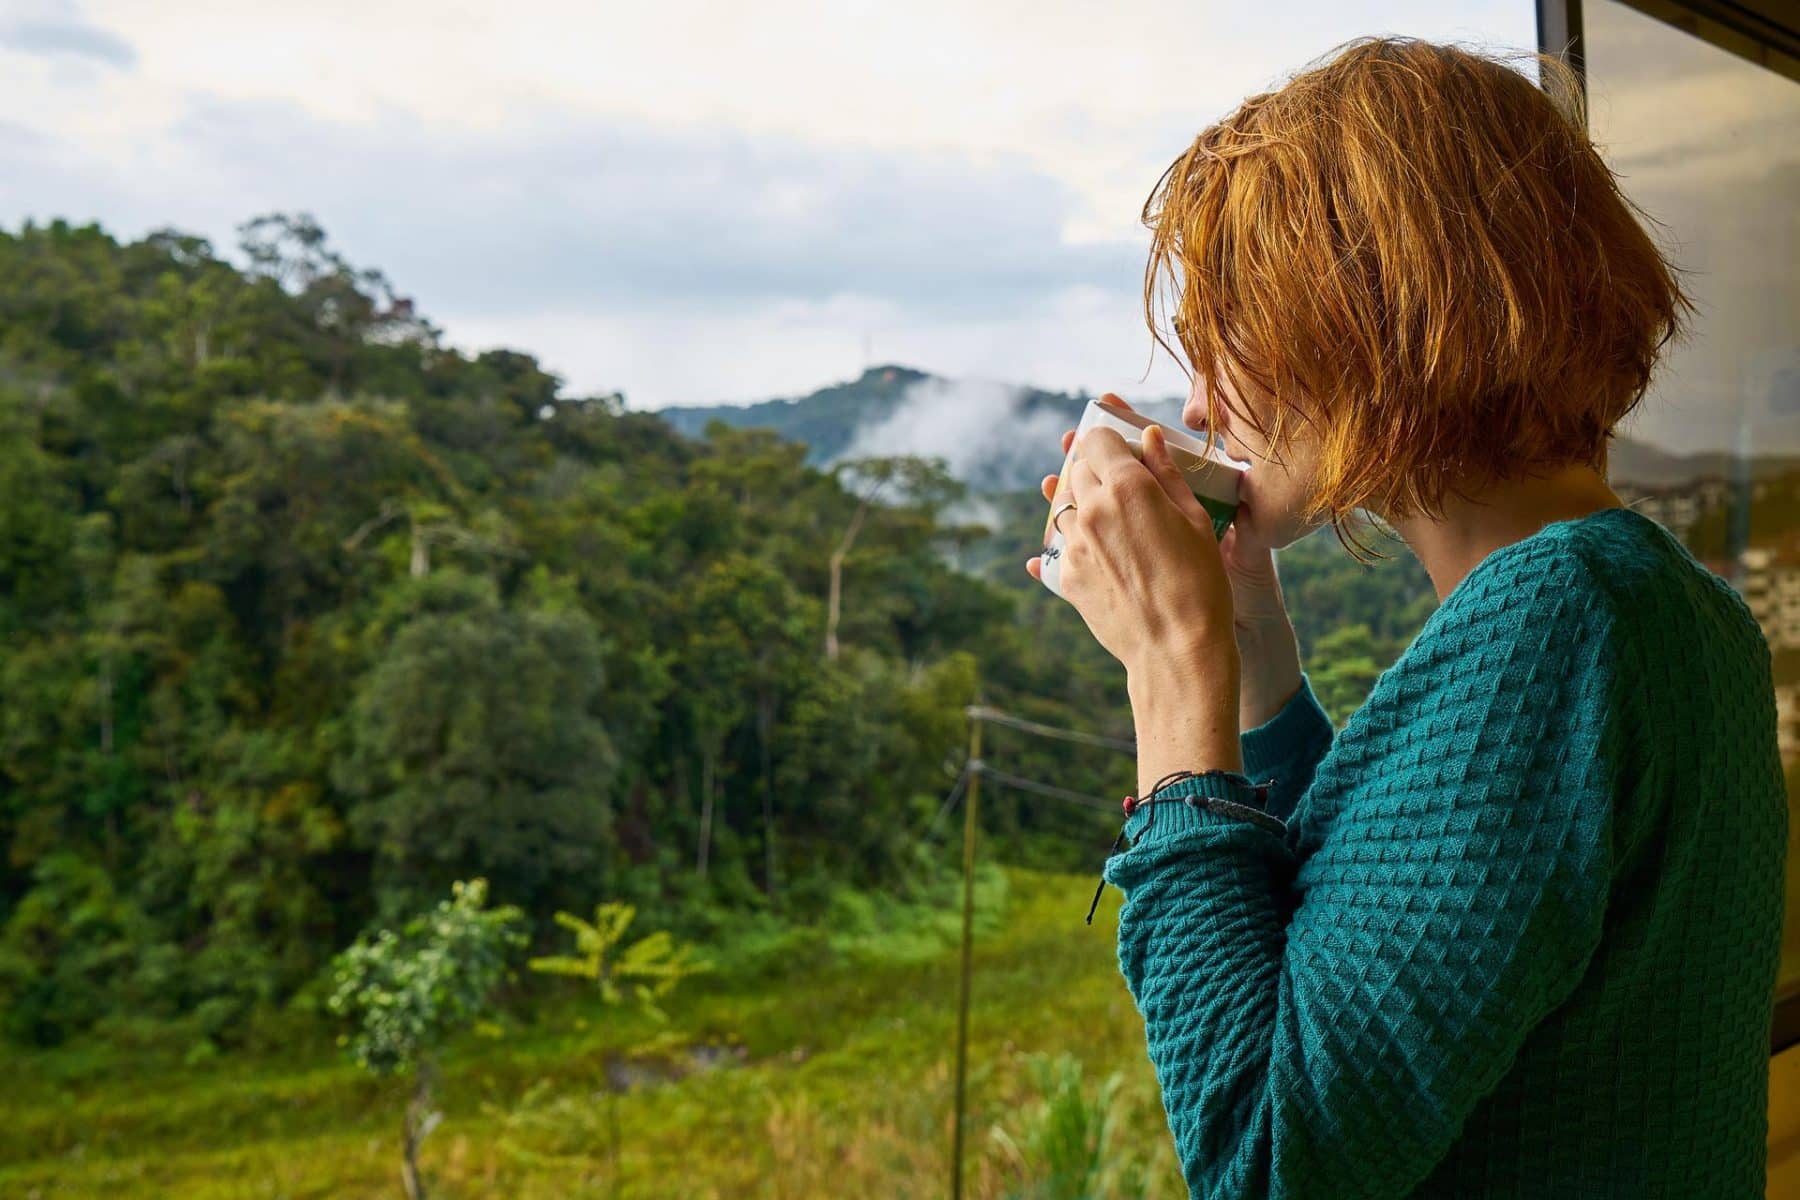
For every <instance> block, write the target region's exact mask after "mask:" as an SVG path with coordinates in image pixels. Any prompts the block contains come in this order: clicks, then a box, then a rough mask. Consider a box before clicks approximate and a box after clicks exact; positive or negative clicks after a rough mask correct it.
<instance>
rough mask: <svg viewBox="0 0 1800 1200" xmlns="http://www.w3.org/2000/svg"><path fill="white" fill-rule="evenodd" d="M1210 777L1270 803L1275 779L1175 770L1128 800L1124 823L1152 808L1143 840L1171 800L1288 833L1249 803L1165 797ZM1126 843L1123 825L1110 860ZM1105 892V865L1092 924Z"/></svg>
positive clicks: (1089, 919)
mask: <svg viewBox="0 0 1800 1200" xmlns="http://www.w3.org/2000/svg"><path fill="white" fill-rule="evenodd" d="M1209 775H1215V776H1223V777H1225V778H1226V779H1229V780H1231V781H1233V782H1237V783H1242V784H1243V785H1244V786H1246V787H1249V788H1251V789H1253V790H1254V791H1255V792H1256V798H1257V801H1258V802H1259V803H1266V802H1267V799H1268V794H1269V787H1270V785H1272V784H1273V783H1274V782H1275V781H1274V780H1273V779H1270V780H1267V781H1265V782H1263V783H1252V782H1251V781H1250V780H1249V779H1248V778H1246V777H1245V776H1244V775H1243V774H1241V773H1240V772H1237V771H1226V770H1220V769H1217V768H1215V769H1213V770H1211V771H1172V772H1170V773H1169V774H1167V775H1164V776H1163V777H1162V778H1161V779H1159V780H1157V782H1156V785H1155V786H1154V787H1152V788H1151V789H1150V794H1149V795H1148V796H1146V797H1144V798H1143V799H1142V800H1139V799H1138V798H1137V797H1135V796H1127V797H1125V802H1124V808H1125V824H1126V825H1129V824H1130V823H1131V816H1132V814H1133V813H1135V812H1137V811H1138V809H1140V808H1145V809H1149V810H1150V819H1149V820H1148V821H1146V822H1144V827H1143V828H1142V829H1140V830H1139V831H1138V837H1139V838H1142V837H1143V836H1144V834H1146V833H1148V832H1150V827H1151V826H1152V825H1153V824H1155V823H1156V809H1155V806H1156V805H1158V804H1164V803H1167V802H1168V801H1171V800H1181V801H1183V802H1184V803H1186V804H1187V805H1189V806H1190V807H1198V806H1200V805H1202V804H1204V805H1205V806H1206V807H1208V808H1210V809H1212V810H1213V811H1215V812H1218V813H1221V814H1223V815H1225V816H1229V817H1236V818H1238V819H1239V820H1243V821H1248V822H1250V823H1251V824H1253V825H1256V826H1258V827H1259V828H1262V829H1266V830H1268V831H1269V832H1270V833H1273V834H1275V835H1277V836H1280V835H1282V834H1284V833H1286V832H1287V826H1286V825H1284V824H1282V822H1281V821H1280V820H1279V819H1277V818H1275V817H1272V816H1270V815H1269V814H1268V813H1267V812H1265V811H1263V810H1262V809H1260V808H1256V807H1253V806H1251V805H1248V804H1239V803H1238V802H1237V801H1235V800H1226V799H1223V798H1221V797H1218V796H1165V795H1163V794H1162V792H1163V790H1164V789H1165V788H1170V787H1173V786H1175V785H1176V784H1177V783H1180V782H1181V781H1183V780H1185V779H1203V778H1205V777H1207V776H1209ZM1124 840H1125V826H1124V825H1121V826H1120V827H1119V836H1118V837H1116V838H1114V839H1113V843H1112V847H1111V848H1110V849H1109V850H1107V856H1108V857H1111V855H1112V854H1113V853H1114V851H1116V850H1118V848H1119V843H1120V842H1123V841H1124ZM1105 891H1106V868H1105V867H1104V866H1102V867H1101V869H1100V885H1099V886H1098V887H1096V888H1095V889H1094V902H1093V903H1092V904H1090V905H1088V911H1087V923H1088V924H1089V925H1092V924H1093V923H1094V911H1095V910H1096V909H1098V908H1099V907H1100V896H1101V894H1102V893H1103V892H1105Z"/></svg>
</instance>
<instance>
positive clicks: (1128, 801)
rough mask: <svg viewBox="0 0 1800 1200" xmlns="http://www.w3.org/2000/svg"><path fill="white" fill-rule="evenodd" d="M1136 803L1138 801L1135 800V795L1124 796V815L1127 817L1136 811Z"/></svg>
mask: <svg viewBox="0 0 1800 1200" xmlns="http://www.w3.org/2000/svg"><path fill="white" fill-rule="evenodd" d="M1137 803H1138V802H1137V797H1136V796H1127V797H1125V815H1126V816H1128V817H1129V816H1130V815H1131V814H1132V813H1134V812H1136V811H1137Z"/></svg>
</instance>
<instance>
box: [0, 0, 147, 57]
mask: <svg viewBox="0 0 1800 1200" xmlns="http://www.w3.org/2000/svg"><path fill="white" fill-rule="evenodd" d="M0 46H4V47H6V48H7V49H9V50H16V51H18V52H19V53H21V54H31V55H39V56H45V57H59V58H62V57H67V58H83V59H92V60H93V61H95V62H100V63H104V64H106V65H107V66H110V67H118V68H119V69H120V70H127V71H128V70H130V69H131V68H133V67H135V66H137V58H138V56H137V50H136V48H134V47H133V46H132V44H131V43H130V42H128V41H126V40H125V39H124V38H122V37H120V36H119V35H118V34H116V33H111V32H108V31H107V30H105V29H102V28H100V27H99V26H98V25H95V24H93V23H91V22H89V21H88V20H87V19H86V18H84V17H83V16H82V15H81V12H80V10H79V9H78V8H77V7H76V5H74V4H73V3H68V2H58V0H39V2H37V3H33V2H32V0H19V2H18V3H17V6H16V7H14V8H13V11H11V12H10V13H9V14H8V15H7V16H6V17H5V18H0Z"/></svg>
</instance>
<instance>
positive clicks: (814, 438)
mask: <svg viewBox="0 0 1800 1200" xmlns="http://www.w3.org/2000/svg"><path fill="white" fill-rule="evenodd" d="M1119 394H1120V395H1122V396H1124V397H1125V399H1126V400H1127V401H1128V402H1129V403H1130V404H1131V406H1132V407H1133V408H1136V409H1137V410H1139V411H1140V412H1143V413H1145V414H1147V415H1149V416H1152V417H1154V418H1156V419H1157V420H1159V421H1165V422H1169V423H1172V424H1179V423H1180V419H1181V403H1182V401H1181V398H1180V397H1178V396H1166V397H1158V398H1147V397H1139V396H1132V395H1127V394H1126V393H1124V392H1120V393H1119ZM1092 399H1094V396H1093V395H1092V394H1090V393H1088V392H1085V391H1083V392H1072V393H1071V392H1050V391H1043V390H1041V389H1038V388H1031V387H1022V386H1018V385H1015V384H1008V383H1002V382H998V381H993V380H975V379H961V380H959V379H947V378H944V377H943V376H940V375H932V374H930V373H928V372H925V371H919V370H915V369H913V368H910V367H903V366H899V365H886V366H877V367H871V368H869V369H868V370H867V371H864V372H863V373H862V375H861V376H860V377H858V378H856V379H853V380H850V381H849V382H846V383H839V384H833V385H831V386H829V387H824V388H820V389H819V390H818V391H816V392H813V393H811V394H810V395H807V396H799V397H794V398H788V399H775V400H765V401H762V402H760V403H757V404H748V405H729V404H722V405H713V406H709V407H705V408H665V409H660V410H658V411H657V413H656V415H657V416H658V417H660V418H662V419H663V420H664V421H667V422H668V423H669V424H670V425H672V426H674V427H675V429H676V430H678V431H679V432H681V433H683V434H685V435H687V436H689V437H700V436H702V435H703V434H704V432H705V430H706V426H707V424H708V423H709V422H711V421H714V420H718V421H723V422H724V423H726V424H727V425H733V426H739V427H745V428H763V429H770V430H773V431H774V432H776V433H777V434H779V435H781V436H782V437H784V438H787V439H789V440H791V441H797V442H803V443H805V445H806V447H807V451H808V453H807V462H808V463H809V464H811V465H813V466H828V465H829V464H831V463H833V462H836V461H837V460H839V459H843V458H861V457H864V456H871V455H888V454H914V455H919V456H921V457H937V458H942V459H943V460H944V463H945V466H946V467H947V468H948V469H949V471H950V473H951V474H952V475H954V476H955V477H956V478H958V479H960V480H962V481H963V482H964V483H967V484H968V485H969V486H970V488H971V489H972V490H974V491H977V492H1016V491H1031V490H1035V489H1036V487H1037V484H1038V480H1040V479H1042V478H1043V477H1044V475H1046V474H1048V473H1050V472H1052V471H1055V470H1057V469H1058V468H1060V467H1061V465H1062V452H1061V449H1060V447H1059V441H1060V439H1061V437H1062V432H1063V430H1065V429H1069V428H1071V427H1072V426H1074V424H1075V423H1076V422H1077V421H1079V420H1080V419H1081V410H1082V409H1083V408H1084V407H1085V406H1086V405H1087V403H1088V402H1089V401H1090V400H1092Z"/></svg>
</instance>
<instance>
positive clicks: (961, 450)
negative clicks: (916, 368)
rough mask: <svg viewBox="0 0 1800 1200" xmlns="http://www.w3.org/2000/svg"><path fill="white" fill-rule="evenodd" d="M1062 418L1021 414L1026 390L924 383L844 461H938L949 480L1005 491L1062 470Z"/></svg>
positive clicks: (868, 428)
mask: <svg viewBox="0 0 1800 1200" xmlns="http://www.w3.org/2000/svg"><path fill="white" fill-rule="evenodd" d="M1073 425H1074V422H1073V421H1072V420H1071V419H1070V418H1069V414H1068V413H1066V412H1058V411H1056V410H1054V409H1051V408H1045V407H1040V408H1038V409H1036V410H1034V411H1027V410H1026V408H1025V391H1024V390H1023V389H1022V388H1017V387H1013V386H1010V385H1008V384H1004V383H995V382H988V381H983V380H951V379H926V380H921V381H920V382H918V383H915V384H913V385H912V387H910V388H908V389H907V390H906V393H905V395H904V396H903V397H902V399H901V401H900V403H899V404H898V405H896V406H895V408H894V411H893V412H891V413H889V414H888V415H887V416H886V417H884V418H882V419H881V420H880V421H878V422H875V423H872V424H868V425H865V426H863V427H862V428H861V429H860V430H858V431H857V435H856V438H855V439H854V440H853V441H852V442H851V444H850V445H849V446H848V447H847V448H846V449H845V451H844V453H843V455H842V457H844V458H861V457H864V456H869V455H893V454H912V455H917V456H919V457H924V458H941V459H943V460H944V464H945V466H946V468H947V469H948V470H949V472H950V474H952V475H954V476H956V477H957V478H958V479H961V480H963V481H965V482H967V483H968V484H970V486H972V487H974V488H976V489H977V490H982V491H995V490H1008V489H1011V488H1015V487H1019V486H1021V484H1020V481H1021V480H1024V479H1038V478H1042V477H1043V476H1044V475H1045V474H1047V473H1049V472H1051V471H1055V470H1057V469H1058V467H1059V466H1060V465H1061V451H1060V449H1059V444H1060V441H1061V438H1062V434H1063V431H1064V430H1065V429H1069V428H1071V427H1072V426H1073Z"/></svg>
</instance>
